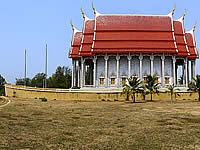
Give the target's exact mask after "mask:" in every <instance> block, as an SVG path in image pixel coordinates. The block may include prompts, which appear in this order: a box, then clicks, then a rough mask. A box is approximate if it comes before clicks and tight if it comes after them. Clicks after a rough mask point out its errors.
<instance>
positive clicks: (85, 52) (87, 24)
mask: <svg viewBox="0 0 200 150" xmlns="http://www.w3.org/2000/svg"><path fill="white" fill-rule="evenodd" d="M93 37H94V20H86V21H84V28H83V37H82V41H81V47H80V51H79V54H80V56H91V55H92V53H91V49H92V42H93Z"/></svg>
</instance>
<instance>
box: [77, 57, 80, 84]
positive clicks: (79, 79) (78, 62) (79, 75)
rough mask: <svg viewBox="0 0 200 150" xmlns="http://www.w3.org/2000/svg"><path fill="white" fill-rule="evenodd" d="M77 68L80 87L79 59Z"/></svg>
mask: <svg viewBox="0 0 200 150" xmlns="http://www.w3.org/2000/svg"><path fill="white" fill-rule="evenodd" d="M77 70H78V87H80V66H79V60H78V64H77Z"/></svg>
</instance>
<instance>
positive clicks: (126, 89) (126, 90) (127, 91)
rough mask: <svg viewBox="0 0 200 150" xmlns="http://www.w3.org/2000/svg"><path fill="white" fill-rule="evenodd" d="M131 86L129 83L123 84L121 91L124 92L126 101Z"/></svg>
mask: <svg viewBox="0 0 200 150" xmlns="http://www.w3.org/2000/svg"><path fill="white" fill-rule="evenodd" d="M131 93H132V92H131V87H130V86H129V85H127V84H126V85H125V86H124V87H123V91H122V94H124V95H125V96H126V101H129V97H130V95H131Z"/></svg>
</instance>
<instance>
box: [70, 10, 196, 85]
mask: <svg viewBox="0 0 200 150" xmlns="http://www.w3.org/2000/svg"><path fill="white" fill-rule="evenodd" d="M94 14H95V17H94V19H89V18H87V17H86V16H85V14H84V13H83V29H82V31H78V30H77V29H76V28H75V27H74V26H73V25H72V28H73V36H72V41H71V48H70V52H69V57H70V58H71V59H72V87H81V88H84V87H94V88H100V87H110V88H111V87H113V88H120V87H122V86H123V85H124V84H125V83H126V82H127V79H128V78H130V77H131V76H136V77H139V78H140V79H141V80H145V79H146V77H147V75H153V74H156V75H157V79H158V82H159V83H161V85H162V87H165V86H166V85H172V84H174V85H177V86H186V87H187V86H188V83H189V81H190V80H191V78H193V77H194V76H195V64H196V59H197V58H198V51H197V49H196V42H195V37H194V29H195V27H194V28H193V29H192V30H191V31H188V32H185V29H184V17H185V15H184V16H182V17H181V18H180V19H178V20H174V19H173V14H174V11H172V12H171V13H169V14H168V15H106V14H99V13H97V12H96V11H95V10H94Z"/></svg>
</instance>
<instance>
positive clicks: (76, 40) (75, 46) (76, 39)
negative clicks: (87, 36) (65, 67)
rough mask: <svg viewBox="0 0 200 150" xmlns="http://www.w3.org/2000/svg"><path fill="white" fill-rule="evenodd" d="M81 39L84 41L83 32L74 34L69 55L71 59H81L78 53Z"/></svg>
mask: <svg viewBox="0 0 200 150" xmlns="http://www.w3.org/2000/svg"><path fill="white" fill-rule="evenodd" d="M81 39H82V32H76V33H74V35H73V40H72V43H71V49H70V53H69V57H70V58H73V59H77V58H78V57H79V56H78V52H79V49H80V46H81Z"/></svg>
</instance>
